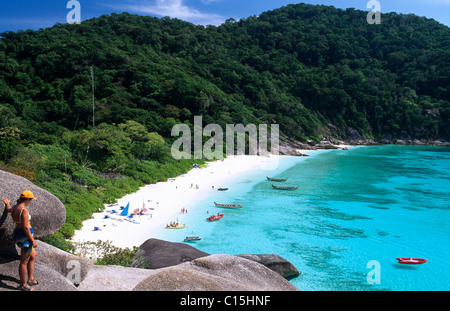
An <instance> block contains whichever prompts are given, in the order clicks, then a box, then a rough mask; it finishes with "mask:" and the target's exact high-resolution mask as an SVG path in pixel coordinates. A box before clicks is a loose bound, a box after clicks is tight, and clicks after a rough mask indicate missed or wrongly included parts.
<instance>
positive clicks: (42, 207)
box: [0, 170, 66, 247]
mask: <svg viewBox="0 0 450 311" xmlns="http://www.w3.org/2000/svg"><path fill="white" fill-rule="evenodd" d="M0 189H1V193H0V196H1V198H8V199H9V200H10V201H11V206H13V205H14V204H15V203H16V201H17V199H18V198H19V196H20V194H21V193H22V191H24V190H30V191H31V192H33V194H34V196H35V197H36V198H37V200H33V202H32V203H31V204H30V205H28V206H27V209H28V211H29V212H30V215H31V224H32V226H33V229H34V233H35V237H36V239H40V238H44V237H46V236H49V235H51V234H53V233H55V232H56V231H58V229H59V228H61V226H62V225H63V224H64V222H65V221H66V209H65V207H64V205H63V204H62V202H61V201H60V200H59V199H58V198H57V197H55V196H54V195H53V194H51V193H50V192H48V191H45V190H43V189H41V188H39V187H37V186H36V185H34V184H33V183H31V182H30V181H29V180H27V179H25V178H23V177H20V176H16V175H14V174H11V173H8V172H5V171H1V170H0ZM14 229H15V224H14V222H13V221H12V218H11V216H10V214H8V213H7V212H6V210H5V206H4V204H3V202H0V247H2V246H7V245H11V244H14V241H13V239H12V236H13V231H14Z"/></svg>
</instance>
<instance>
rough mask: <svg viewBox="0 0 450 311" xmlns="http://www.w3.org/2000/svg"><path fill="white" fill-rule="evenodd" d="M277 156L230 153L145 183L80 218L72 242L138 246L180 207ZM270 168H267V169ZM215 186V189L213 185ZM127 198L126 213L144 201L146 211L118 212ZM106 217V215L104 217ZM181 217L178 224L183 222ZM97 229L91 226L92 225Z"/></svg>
mask: <svg viewBox="0 0 450 311" xmlns="http://www.w3.org/2000/svg"><path fill="white" fill-rule="evenodd" d="M279 157H280V156H274V155H272V156H270V157H263V156H246V155H243V156H231V157H228V158H226V159H224V160H221V161H215V162H208V163H207V167H206V168H194V169H192V170H191V171H189V172H188V173H187V174H183V175H181V176H178V177H176V178H172V179H170V180H169V181H167V182H160V183H157V184H153V185H146V186H144V187H142V188H140V189H139V191H137V192H136V193H133V194H129V195H126V196H125V197H123V198H121V199H119V200H118V202H117V203H118V205H115V206H107V205H106V206H105V210H104V211H103V212H100V213H96V214H94V215H93V217H92V219H89V220H86V221H84V222H83V228H82V229H81V230H77V231H76V232H75V235H74V236H73V237H72V242H89V241H90V242H97V241H99V240H101V241H110V242H111V244H112V245H115V246H117V247H121V248H126V247H128V248H132V247H133V246H140V245H141V244H142V243H143V242H145V241H146V240H147V239H149V238H151V237H152V232H155V230H166V229H165V226H166V224H168V223H170V222H175V221H176V220H177V217H179V216H180V215H182V213H181V210H182V209H183V208H184V209H187V210H188V212H189V209H190V208H191V206H192V205H193V203H195V202H196V201H198V200H200V199H201V198H202V197H203V196H206V195H208V194H210V193H211V191H217V189H218V188H220V187H222V186H223V184H225V182H226V181H227V180H230V179H232V178H234V177H236V176H238V175H241V174H244V173H246V172H250V171H254V170H259V169H264V170H270V169H274V168H276V167H277V165H278V160H279ZM268 172H269V171H268ZM212 187H214V189H213V188H212ZM128 202H129V203H130V205H129V214H131V213H133V211H134V210H138V209H141V208H142V207H143V204H145V207H146V209H147V210H148V212H147V214H146V215H140V216H139V215H136V216H133V218H131V219H130V218H128V217H125V216H121V215H120V212H121V210H120V207H121V206H123V207H125V206H126V205H127V204H128ZM112 210H115V211H117V212H118V213H115V214H113V213H112V212H111V211H112ZM105 217H108V218H105ZM182 224H183V223H182V221H180V225H182ZM96 227H97V228H98V229H99V230H94V228H96Z"/></svg>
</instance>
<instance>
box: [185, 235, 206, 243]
mask: <svg viewBox="0 0 450 311" xmlns="http://www.w3.org/2000/svg"><path fill="white" fill-rule="evenodd" d="M201 239H202V237H200V236H187V237H186V238H185V239H184V242H193V241H200V240H201Z"/></svg>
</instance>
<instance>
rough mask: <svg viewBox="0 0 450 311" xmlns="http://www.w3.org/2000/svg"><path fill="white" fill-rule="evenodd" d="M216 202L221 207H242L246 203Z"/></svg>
mask: <svg viewBox="0 0 450 311" xmlns="http://www.w3.org/2000/svg"><path fill="white" fill-rule="evenodd" d="M214 204H215V205H216V206H220V207H242V206H244V204H219V203H216V202H214Z"/></svg>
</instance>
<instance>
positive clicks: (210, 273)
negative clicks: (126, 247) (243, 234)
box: [134, 255, 298, 291]
mask: <svg viewBox="0 0 450 311" xmlns="http://www.w3.org/2000/svg"><path fill="white" fill-rule="evenodd" d="M134 290H137V291H144V290H145V291H157V290H169V291H231V290H238V291H296V290H298V289H297V288H296V287H295V286H294V285H292V284H291V283H289V281H287V280H286V279H284V278H283V277H281V276H280V275H279V274H278V273H276V272H274V271H272V270H270V269H269V268H267V267H265V266H264V265H261V264H259V263H257V262H255V261H252V260H248V259H245V258H242V257H238V256H233V255H211V256H207V257H201V258H197V259H195V260H193V261H191V262H185V263H183V264H180V265H177V266H174V267H170V268H166V269H162V270H161V271H159V272H158V273H155V274H153V275H152V276H150V277H148V278H146V279H144V280H143V281H141V282H140V283H139V284H138V285H137V286H136V287H135V288H134Z"/></svg>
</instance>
